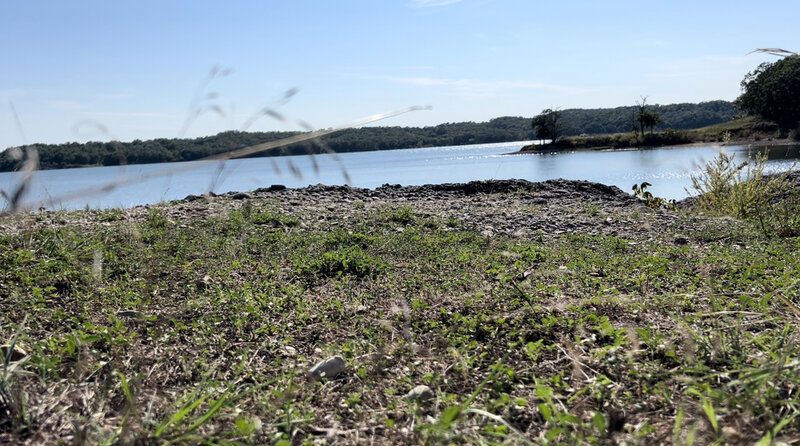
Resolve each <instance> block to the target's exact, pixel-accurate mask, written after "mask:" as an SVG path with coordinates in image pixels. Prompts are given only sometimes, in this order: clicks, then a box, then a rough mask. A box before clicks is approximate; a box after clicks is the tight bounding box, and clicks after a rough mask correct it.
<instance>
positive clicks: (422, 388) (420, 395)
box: [404, 384, 434, 402]
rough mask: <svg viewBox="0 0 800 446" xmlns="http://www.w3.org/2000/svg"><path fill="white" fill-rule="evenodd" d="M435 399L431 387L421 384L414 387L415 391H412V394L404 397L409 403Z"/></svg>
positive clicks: (409, 393)
mask: <svg viewBox="0 0 800 446" xmlns="http://www.w3.org/2000/svg"><path fill="white" fill-rule="evenodd" d="M433 397H434V394H433V390H431V388H430V387H428V386H426V385H424V384H420V385H418V386H417V387H414V388H413V389H411V391H410V392H408V393H406V395H405V396H404V398H405V399H407V400H409V401H420V402H424V401H428V400H430V399H433Z"/></svg>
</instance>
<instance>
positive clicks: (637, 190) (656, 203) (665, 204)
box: [633, 181, 675, 209]
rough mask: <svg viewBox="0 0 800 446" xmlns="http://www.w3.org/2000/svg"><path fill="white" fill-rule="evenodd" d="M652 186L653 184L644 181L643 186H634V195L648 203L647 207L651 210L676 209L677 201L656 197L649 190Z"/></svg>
mask: <svg viewBox="0 0 800 446" xmlns="http://www.w3.org/2000/svg"><path fill="white" fill-rule="evenodd" d="M650 186H652V184H650V183H648V182H647V181H644V182H642V183H641V184H634V185H633V195H634V196H635V197H636V198H639V199H640V200H644V201H645V202H646V203H647V206H648V207H649V208H651V209H661V208H670V209H674V207H675V200H667V199H666V198H664V197H656V196H654V195H653V193H652V192H650V191H649V190H647V188H648V187H650Z"/></svg>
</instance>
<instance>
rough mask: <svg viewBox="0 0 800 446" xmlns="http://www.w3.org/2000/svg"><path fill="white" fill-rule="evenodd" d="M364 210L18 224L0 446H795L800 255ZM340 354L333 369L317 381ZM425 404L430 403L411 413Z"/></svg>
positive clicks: (725, 223) (708, 228) (774, 248)
mask: <svg viewBox="0 0 800 446" xmlns="http://www.w3.org/2000/svg"><path fill="white" fill-rule="evenodd" d="M248 203H250V202H248ZM196 205H197V206H203V205H201V204H196ZM354 208H355V209H356V211H357V212H356V213H355V214H354V215H355V216H352V215H351V216H348V217H347V218H345V217H344V216H343V215H339V214H335V213H333V212H330V213H324V212H325V211H320V210H311V209H307V208H303V209H293V210H292V213H291V214H288V213H287V211H286V210H282V208H281V207H280V206H277V205H275V203H268V202H261V201H258V200H253V201H252V203H251V204H248V205H246V206H243V207H240V208H238V209H235V208H224V209H223V210H222V211H220V212H210V213H207V214H205V215H206V216H198V217H192V218H180V217H177V216H176V215H175V214H174V208H170V207H169V206H159V207H154V208H151V210H150V211H149V213H147V214H146V215H143V216H141V217H136V218H133V217H126V216H125V215H124V213H117V212H114V211H105V212H76V213H61V214H59V216H58V217H57V218H60V219H63V220H64V221H65V222H66V223H67V224H63V225H45V226H44V227H38V226H37V225H36V224H35V220H36V218H42V219H46V218H49V216H48V215H47V214H35V215H29V216H18V217H15V218H17V219H18V223H16V224H11V222H8V225H7V226H6V227H7V228H10V229H8V230H7V231H6V232H5V233H4V234H2V235H0V294H1V295H2V299H3V301H2V302H3V312H2V314H0V318H2V324H1V325H0V327H2V328H1V329H0V339H2V340H4V341H9V342H10V341H12V340H13V341H15V342H16V343H17V344H19V345H20V346H22V347H23V348H24V349H25V350H27V351H28V353H29V355H28V356H27V358H26V360H25V361H24V364H21V365H19V366H17V367H15V368H14V369H13V370H12V369H10V366H11V363H9V361H6V363H5V364H4V369H3V374H2V375H0V405H1V406H0V442H4V441H5V442H23V441H28V442H32V443H37V442H50V443H55V442H58V441H63V442H65V443H71V442H73V443H77V444H81V443H86V444H99V443H106V444H114V443H117V444H196V443H209V444H265V443H278V444H290V443H292V444H304V443H305V444H311V443H313V442H314V441H315V440H325V439H327V440H329V441H339V442H345V443H356V442H366V441H371V440H374V441H375V442H377V443H382V444H398V443H430V444H441V443H451V442H452V443H478V444H499V443H532V444H598V445H600V444H613V443H614V442H623V441H624V442H627V444H656V443H672V444H688V443H691V442H692V441H694V443H695V444H711V443H714V442H717V443H718V444H721V443H726V442H727V443H755V442H757V441H759V440H762V439H766V440H765V441H766V442H767V443H764V444H768V442H769V441H771V439H773V438H779V437H781V436H785V438H796V437H798V436H799V435H800V429H798V424H797V423H796V421H797V419H796V417H797V414H798V413H800V397H799V396H798V390H800V389H798V384H797V383H798V382H800V367H798V365H797V364H798V360H799V359H798V358H799V357H800V355H799V354H800V351H799V350H800V347H798V346H800V343H798V342H797V341H798V339H800V332H798V327H799V325H798V323H800V310H799V309H798V305H800V296H799V295H798V289H797V277H800V271H798V269H800V255H799V254H798V253H800V249H798V248H800V239H798V238H783V239H772V238H767V237H765V236H764V235H762V234H761V232H760V231H759V229H758V227H757V226H755V225H754V224H751V223H750V222H743V221H738V220H730V219H716V218H697V217H693V216H685V217H682V218H680V219H679V220H678V222H677V223H676V224H675V225H673V226H665V227H657V228H655V229H653V230H651V231H645V232H642V233H641V236H637V238H623V237H612V236H605V235H585V234H561V235H547V234H545V235H544V236H542V235H540V236H539V237H534V238H525V237H521V238H511V237H501V236H493V237H487V236H484V235H481V234H480V231H479V230H478V229H471V228H470V227H469V226H468V225H465V224H462V222H460V221H459V220H457V219H455V218H453V217H446V216H443V217H437V216H429V215H425V214H423V213H422V212H421V211H420V210H417V209H415V208H414V207H413V206H411V205H408V206H405V205H404V206H400V207H377V208H372V207H365V206H364V205H363V203H362V205H361V206H355V207H354ZM576 212H579V211H576ZM583 212H585V213H588V214H590V215H595V214H598V213H599V212H600V210H599V209H596V208H593V207H592V208H588V209H586V210H584V211H583ZM618 212H622V213H625V212H627V213H628V214H629V215H627V217H631V216H630V214H631V213H633V212H637V213H639V214H640V215H639V217H638V218H639V219H642V220H643V221H644V220H647V219H648V218H651V217H654V216H658V215H659V213H660V212H668V211H664V210H650V209H646V208H641V207H637V208H635V209H633V208H632V209H630V211H625V210H618ZM37 215H38V217H37ZM620 217H625V215H620ZM598 218H600V217H598ZM53 219H56V217H53ZM320 221H324V222H325V223H324V224H321V223H319V222H320ZM676 234H680V235H681V236H684V237H686V238H687V239H688V240H689V243H688V244H681V245H678V244H674V243H671V240H673V239H674V237H675V235H676ZM331 355H340V356H342V357H343V358H344V359H345V360H346V362H347V370H346V371H345V372H344V373H343V374H342V375H340V376H339V377H336V378H335V379H333V380H322V381H317V380H313V379H311V378H310V377H309V376H308V374H307V371H308V369H309V368H310V367H311V366H313V365H314V363H316V362H317V361H319V360H320V359H324V358H325V357H328V356H331ZM419 384H425V385H427V386H429V387H430V388H431V389H432V390H433V392H434V394H435V398H434V399H433V400H431V401H428V402H418V401H407V400H406V399H404V398H403V396H404V395H405V394H406V393H407V392H408V391H409V390H410V389H412V388H413V387H415V386H416V385H419ZM4 389H10V390H9V391H6V390H4ZM12 391H13V392H14V393H13V394H12V393H8V395H12V397H13V401H14V404H13V405H12V404H9V403H6V402H5V401H7V400H8V401H11V399H10V397H7V396H6V393H2V392H12ZM692 439H693V440H692Z"/></svg>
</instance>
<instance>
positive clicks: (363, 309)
mask: <svg viewBox="0 0 800 446" xmlns="http://www.w3.org/2000/svg"><path fill="white" fill-rule="evenodd" d="M366 312H367V306H366V305H359V306H357V307H356V313H366Z"/></svg>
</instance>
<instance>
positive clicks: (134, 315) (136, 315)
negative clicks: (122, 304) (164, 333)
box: [117, 310, 140, 317]
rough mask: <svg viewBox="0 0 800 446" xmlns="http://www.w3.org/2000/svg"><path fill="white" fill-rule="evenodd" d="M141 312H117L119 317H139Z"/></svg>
mask: <svg viewBox="0 0 800 446" xmlns="http://www.w3.org/2000/svg"><path fill="white" fill-rule="evenodd" d="M139 314H140V313H139V312H138V311H136V310H122V311H117V317H138V316H139Z"/></svg>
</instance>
